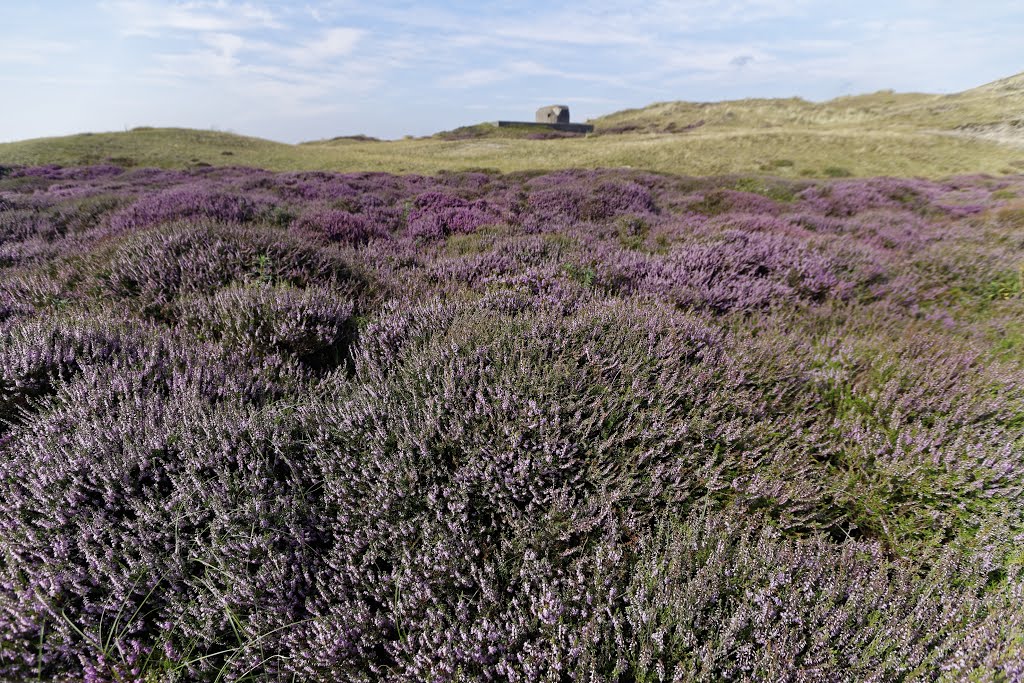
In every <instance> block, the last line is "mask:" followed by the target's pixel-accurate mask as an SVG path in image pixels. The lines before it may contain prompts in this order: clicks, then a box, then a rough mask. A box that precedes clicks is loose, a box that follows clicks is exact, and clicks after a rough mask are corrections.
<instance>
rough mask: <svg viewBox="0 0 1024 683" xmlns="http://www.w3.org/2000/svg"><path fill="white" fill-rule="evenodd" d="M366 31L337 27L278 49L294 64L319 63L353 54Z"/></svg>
mask: <svg viewBox="0 0 1024 683" xmlns="http://www.w3.org/2000/svg"><path fill="white" fill-rule="evenodd" d="M364 34H365V31H362V30H360V29H355V28H348V27H335V28H331V29H328V30H326V31H324V32H323V33H321V34H320V35H319V36H318V37H316V38H313V39H311V40H308V41H306V42H304V43H301V44H299V45H296V46H295V47H290V48H284V49H279V50H277V51H278V52H279V53H280V54H281V55H282V56H283V57H285V58H286V59H287V60H288V61H290V62H292V63H294V64H307V65H308V64H317V63H320V62H325V61H330V60H332V59H336V58H338V57H344V56H347V55H349V54H351V53H352V52H353V51H354V50H355V48H356V44H357V43H358V42H359V40H360V39H361V38H362V37H363V35H364Z"/></svg>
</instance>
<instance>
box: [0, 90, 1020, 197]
mask: <svg viewBox="0 0 1024 683" xmlns="http://www.w3.org/2000/svg"><path fill="white" fill-rule="evenodd" d="M592 123H594V125H595V126H596V130H595V133H594V134H592V135H588V136H582V137H568V138H554V139H542V140H537V139H529V137H527V136H526V134H525V133H524V132H523V131H515V130H512V131H509V130H506V129H501V130H499V129H497V128H495V127H493V126H490V125H487V124H481V125H477V126H470V127H466V128H462V129H457V130H455V131H450V132H447V133H439V134H437V135H435V136H431V137H426V138H415V139H412V138H409V139H404V140H394V141H380V140H374V139H369V138H364V139H360V138H358V137H355V138H353V137H343V138H335V139H332V140H325V141H314V142H307V143H302V144H298V145H290V144H283V143H278V142H272V141H269V140H263V139H259V138H252V137H243V136H239V135H234V134H230V133H222V132H213V131H196V130H187V129H177V128H159V129H156V128H140V129H135V130H131V131H128V132H120V133H85V134H81V135H72V136H67V137H57V138H40V139H35V140H25V141H20V142H12V143H5V144H0V164H47V163H54V164H61V165H77V164H95V163H116V164H122V165H128V166H162V167H187V166H196V165H202V164H210V165H244V166H259V167H262V168H267V169H272V170H338V171H389V172H396V173H435V172H438V171H442V170H465V169H474V168H476V169H480V168H485V169H493V170H498V171H505V172H508V171H523V170H552V169H559V168H567V167H583V168H595V167H630V168H642V169H648V170H652V171H657V172H666V173H679V174H690V175H709V174H725V173H770V174H772V175H779V176H793V177H798V176H807V177H813V176H845V175H852V176H871V175H897V176H912V175H913V176H926V177H942V176H948V175H952V174H962V173H991V174H1007V173H1020V172H1024V74H1020V75H1017V76H1014V77H1012V78H1007V79H1004V80H1001V81H996V82H994V83H990V84H987V85H984V86H981V87H978V88H974V89H972V90H967V91H965V92H962V93H957V94H954V95H926V94H916V93H911V94H900V93H893V92H886V91H883V92H878V93H873V94H869V95H858V96H851V97H841V98H838V99H834V100H830V101H828V102H822V103H814V102H808V101H806V100H802V99H798V98H789V99H748V100H736V101H730V102H717V103H691V102H664V103H659V104H653V105H651V106H648V107H645V108H643V109H632V110H626V111H621V112H617V113H614V114H609V115H608V116H604V117H601V118H598V119H595V120H594V121H593V122H592Z"/></svg>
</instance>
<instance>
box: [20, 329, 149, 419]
mask: <svg viewBox="0 0 1024 683" xmlns="http://www.w3.org/2000/svg"><path fill="white" fill-rule="evenodd" d="M154 341H155V337H154V335H153V332H152V330H151V329H147V327H146V326H145V325H140V324H137V323H136V322H134V321H131V320H125V319H124V318H123V317H121V316H117V315H114V314H112V313H111V312H110V311H103V310H101V311H81V310H76V311H70V312H67V313H62V314H59V315H50V316H46V317H34V318H28V319H27V320H25V321H23V322H19V323H17V324H14V325H12V326H10V327H8V328H7V329H6V330H3V331H2V332H0V421H11V420H16V421H17V420H20V419H21V417H22V415H21V414H20V413H21V412H22V411H25V410H28V409H30V408H31V407H32V406H33V405H34V403H35V402H36V400H37V399H38V398H39V397H41V396H44V395H46V394H48V393H50V392H52V391H53V390H54V388H55V386H56V385H59V384H60V383H61V382H64V381H67V380H68V379H69V378H71V377H73V376H75V375H77V374H79V373H80V372H81V371H82V369H83V368H84V367H90V366H96V365H109V364H111V363H115V362H118V361H120V362H124V361H134V362H138V361H141V359H142V357H143V356H145V355H147V354H148V353H149V350H148V349H147V347H151V345H152V344H153V343H154ZM2 431H3V426H2V424H0V432H2Z"/></svg>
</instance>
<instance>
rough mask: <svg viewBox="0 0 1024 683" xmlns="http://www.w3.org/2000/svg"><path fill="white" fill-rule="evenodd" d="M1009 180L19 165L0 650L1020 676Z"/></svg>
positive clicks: (85, 666)
mask: <svg viewBox="0 0 1024 683" xmlns="http://www.w3.org/2000/svg"><path fill="white" fill-rule="evenodd" d="M1020 198H1024V178H1022V177H1005V178H999V179H995V178H988V177H984V176H976V177H964V178H954V179H950V180H948V181H944V182H931V181H923V180H908V179H895V178H874V179H865V180H848V179H843V180H835V181H830V182H810V181H799V182H796V181H786V180H778V179H771V178H767V179H766V178H744V177H722V178H684V177H673V176H661V175H652V174H645V173H640V172H627V171H562V172H557V173H549V174H536V173H523V174H515V175H504V176H503V175H497V174H489V173H461V174H460V173H447V174H441V175H439V176H437V177H425V176H391V175H386V174H377V173H363V174H334V173H324V172H309V173H282V174H273V173H268V172H264V171H258V170H254V169H246V168H216V169H215V168H208V169H199V170H196V171H188V172H185V171H166V170H157V169H134V170H124V169H120V168H118V167H113V166H99V167H86V168H59V167H39V168H12V169H5V172H4V173H3V174H0V501H2V502H0V677H4V678H11V679H17V680H23V679H26V678H42V679H44V680H55V681H56V680H66V679H67V678H68V677H77V678H84V679H85V680H89V681H97V682H98V681H115V680H116V681H128V680H133V681H134V680H138V681H152V680H168V681H171V680H178V681H185V680H208V681H214V680H281V681H288V680H310V681H318V680H319V681H335V680H354V681H375V680H382V679H387V680H396V681H410V682H412V681H425V680H426V681H469V680H506V681H538V680H545V681H563V680H580V681H591V680H595V681H597V680H600V681H620V682H625V681H634V682H639V681H644V682H647V681H677V680H680V681H681V680H693V681H716V680H723V679H741V680H765V681H768V680H771V681H776V680H810V679H817V680H842V681H847V680H848V681H860V680H894V681H916V680H929V681H931V680H948V681H958V680H964V679H976V680H1015V679H1017V678H1020V677H1024V651H1022V648H1021V645H1020V644H1021V643H1022V642H1024V609H1022V605H1024V576H1022V573H1021V570H1020V567H1021V566H1022V564H1021V555H1020V550H1019V548H1020V547H1021V540H1022V538H1024V536H1022V535H1024V515H1022V513H1021V510H1022V509H1024V508H1022V507H1021V504H1022V503H1024V489H1022V481H1021V475H1020V472H1021V471H1022V465H1024V418H1022V417H1021V416H1022V415H1024V366H1022V363H1021V360H1020V359H1021V358H1022V357H1024V332H1022V331H1021V327H1020V323H1019V321H1020V320H1022V319H1024V232H1022V230H1024V221H1021V220H1020V216H1021V215H1022V212H1024V208H1022V207H1024V205H1022V204H1021V199H1020Z"/></svg>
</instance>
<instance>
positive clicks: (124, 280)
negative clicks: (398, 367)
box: [86, 223, 365, 316]
mask: <svg viewBox="0 0 1024 683" xmlns="http://www.w3.org/2000/svg"><path fill="white" fill-rule="evenodd" d="M86 276H87V277H88V279H89V280H90V281H91V284H92V286H94V287H96V288H97V289H98V290H99V291H100V292H103V293H104V294H105V295H107V296H113V297H117V298H118V299H120V300H123V301H126V302H136V305H137V306H138V307H139V308H140V309H141V310H143V311H145V312H147V313H148V314H152V315H156V316H167V315H173V305H174V303H175V302H176V300H177V298H178V297H179V296H183V295H192V294H203V293H205V294H209V293H213V292H214V291H216V290H217V289H219V288H221V287H225V286H227V285H229V284H231V283H233V282H244V281H265V282H273V283H284V284H292V285H296V286H300V287H302V286H305V285H307V284H314V283H324V284H330V285H333V286H336V287H339V288H342V289H345V288H349V291H353V292H354V291H357V290H360V289H362V288H363V286H364V284H365V283H364V282H363V281H362V277H361V275H360V274H359V273H358V272H357V271H356V269H355V267H353V266H352V265H351V264H350V262H349V261H347V260H346V259H345V258H344V257H342V256H341V255H339V254H338V253H336V252H329V251H324V250H320V249H317V248H315V247H314V246H311V245H308V244H306V243H304V242H303V241H302V240H301V239H300V238H299V237H297V236H294V235H289V234H287V233H283V232H279V231H273V230H268V229H262V230H261V229H256V228H239V227H231V226H222V225H216V224H209V223H196V224H177V225H173V226H169V227H166V228H162V229H158V230H151V231H145V232H142V233H140V234H138V235H136V236H132V237H130V238H127V239H125V240H123V241H120V242H119V243H117V244H116V245H114V246H113V247H111V248H109V249H108V250H107V251H106V253H104V254H103V256H102V257H101V258H99V259H97V261H96V262H95V263H94V264H92V265H91V267H90V268H89V270H87V271H86Z"/></svg>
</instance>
